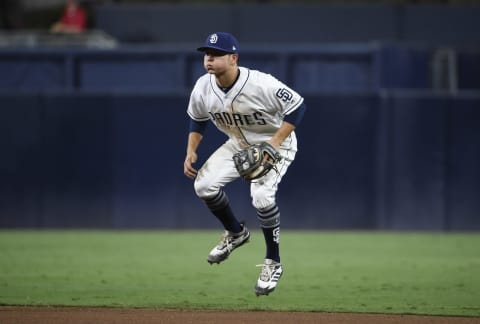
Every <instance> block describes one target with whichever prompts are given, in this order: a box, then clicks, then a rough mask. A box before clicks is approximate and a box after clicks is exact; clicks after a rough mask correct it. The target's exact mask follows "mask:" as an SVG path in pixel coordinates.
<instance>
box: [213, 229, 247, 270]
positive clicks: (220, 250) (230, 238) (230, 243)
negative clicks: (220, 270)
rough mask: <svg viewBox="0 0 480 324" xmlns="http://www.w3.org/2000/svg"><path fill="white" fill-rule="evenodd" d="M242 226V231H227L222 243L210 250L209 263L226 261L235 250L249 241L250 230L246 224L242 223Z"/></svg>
mask: <svg viewBox="0 0 480 324" xmlns="http://www.w3.org/2000/svg"><path fill="white" fill-rule="evenodd" d="M242 228H243V229H242V231H241V232H240V233H232V232H229V231H225V234H223V236H222V239H221V240H220V243H218V245H217V246H216V247H214V248H213V249H212V250H211V251H210V254H209V255H208V258H207V261H208V263H210V264H213V263H220V262H222V261H225V260H226V259H227V258H228V256H229V255H230V253H232V252H233V250H235V249H236V248H238V247H240V246H242V245H243V244H245V243H247V242H248V240H249V239H250V232H249V231H248V229H247V227H246V226H245V225H244V224H242Z"/></svg>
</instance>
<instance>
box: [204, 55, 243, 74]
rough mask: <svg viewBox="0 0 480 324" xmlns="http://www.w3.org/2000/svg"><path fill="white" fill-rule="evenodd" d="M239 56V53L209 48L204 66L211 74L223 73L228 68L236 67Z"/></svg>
mask: <svg viewBox="0 0 480 324" xmlns="http://www.w3.org/2000/svg"><path fill="white" fill-rule="evenodd" d="M237 57H238V56H237V54H230V53H225V52H222V51H217V50H213V49H207V50H206V51H205V56H204V57H203V66H204V67H205V70H207V72H208V73H210V74H215V75H222V74H224V73H225V72H227V71H228V70H230V69H232V68H235V65H236V62H237Z"/></svg>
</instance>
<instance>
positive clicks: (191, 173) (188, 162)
mask: <svg viewBox="0 0 480 324" xmlns="http://www.w3.org/2000/svg"><path fill="white" fill-rule="evenodd" d="M197 158H198V157H197V153H195V152H187V156H186V157H185V162H183V173H184V174H185V175H186V176H187V177H188V178H190V179H195V177H196V176H197V172H198V171H197V170H196V169H195V168H194V167H193V166H192V164H194V163H195V162H197Z"/></svg>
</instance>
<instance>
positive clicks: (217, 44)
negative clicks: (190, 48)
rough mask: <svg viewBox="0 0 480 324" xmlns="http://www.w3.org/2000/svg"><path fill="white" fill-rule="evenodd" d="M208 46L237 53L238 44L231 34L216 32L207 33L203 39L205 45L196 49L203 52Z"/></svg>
mask: <svg viewBox="0 0 480 324" xmlns="http://www.w3.org/2000/svg"><path fill="white" fill-rule="evenodd" d="M209 48H211V49H215V50H218V51H222V52H225V53H231V54H233V53H238V49H239V44H238V41H237V39H236V38H235V37H234V36H233V35H232V34H229V33H223V32H218V33H213V34H211V35H209V36H208V37H207V39H206V40H205V45H203V46H202V47H199V48H197V51H201V52H204V51H205V50H206V49H209Z"/></svg>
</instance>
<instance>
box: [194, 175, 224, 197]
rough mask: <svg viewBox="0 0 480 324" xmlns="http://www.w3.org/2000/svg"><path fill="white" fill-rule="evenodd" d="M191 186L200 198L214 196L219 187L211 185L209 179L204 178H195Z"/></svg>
mask: <svg viewBox="0 0 480 324" xmlns="http://www.w3.org/2000/svg"><path fill="white" fill-rule="evenodd" d="M193 188H194V189H195V193H196V194H197V196H198V197H199V198H201V199H209V198H211V197H214V196H215V195H216V194H217V193H218V191H219V188H216V187H215V186H213V185H212V184H211V183H210V182H209V181H206V180H205V178H197V179H195V182H194V184H193Z"/></svg>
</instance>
